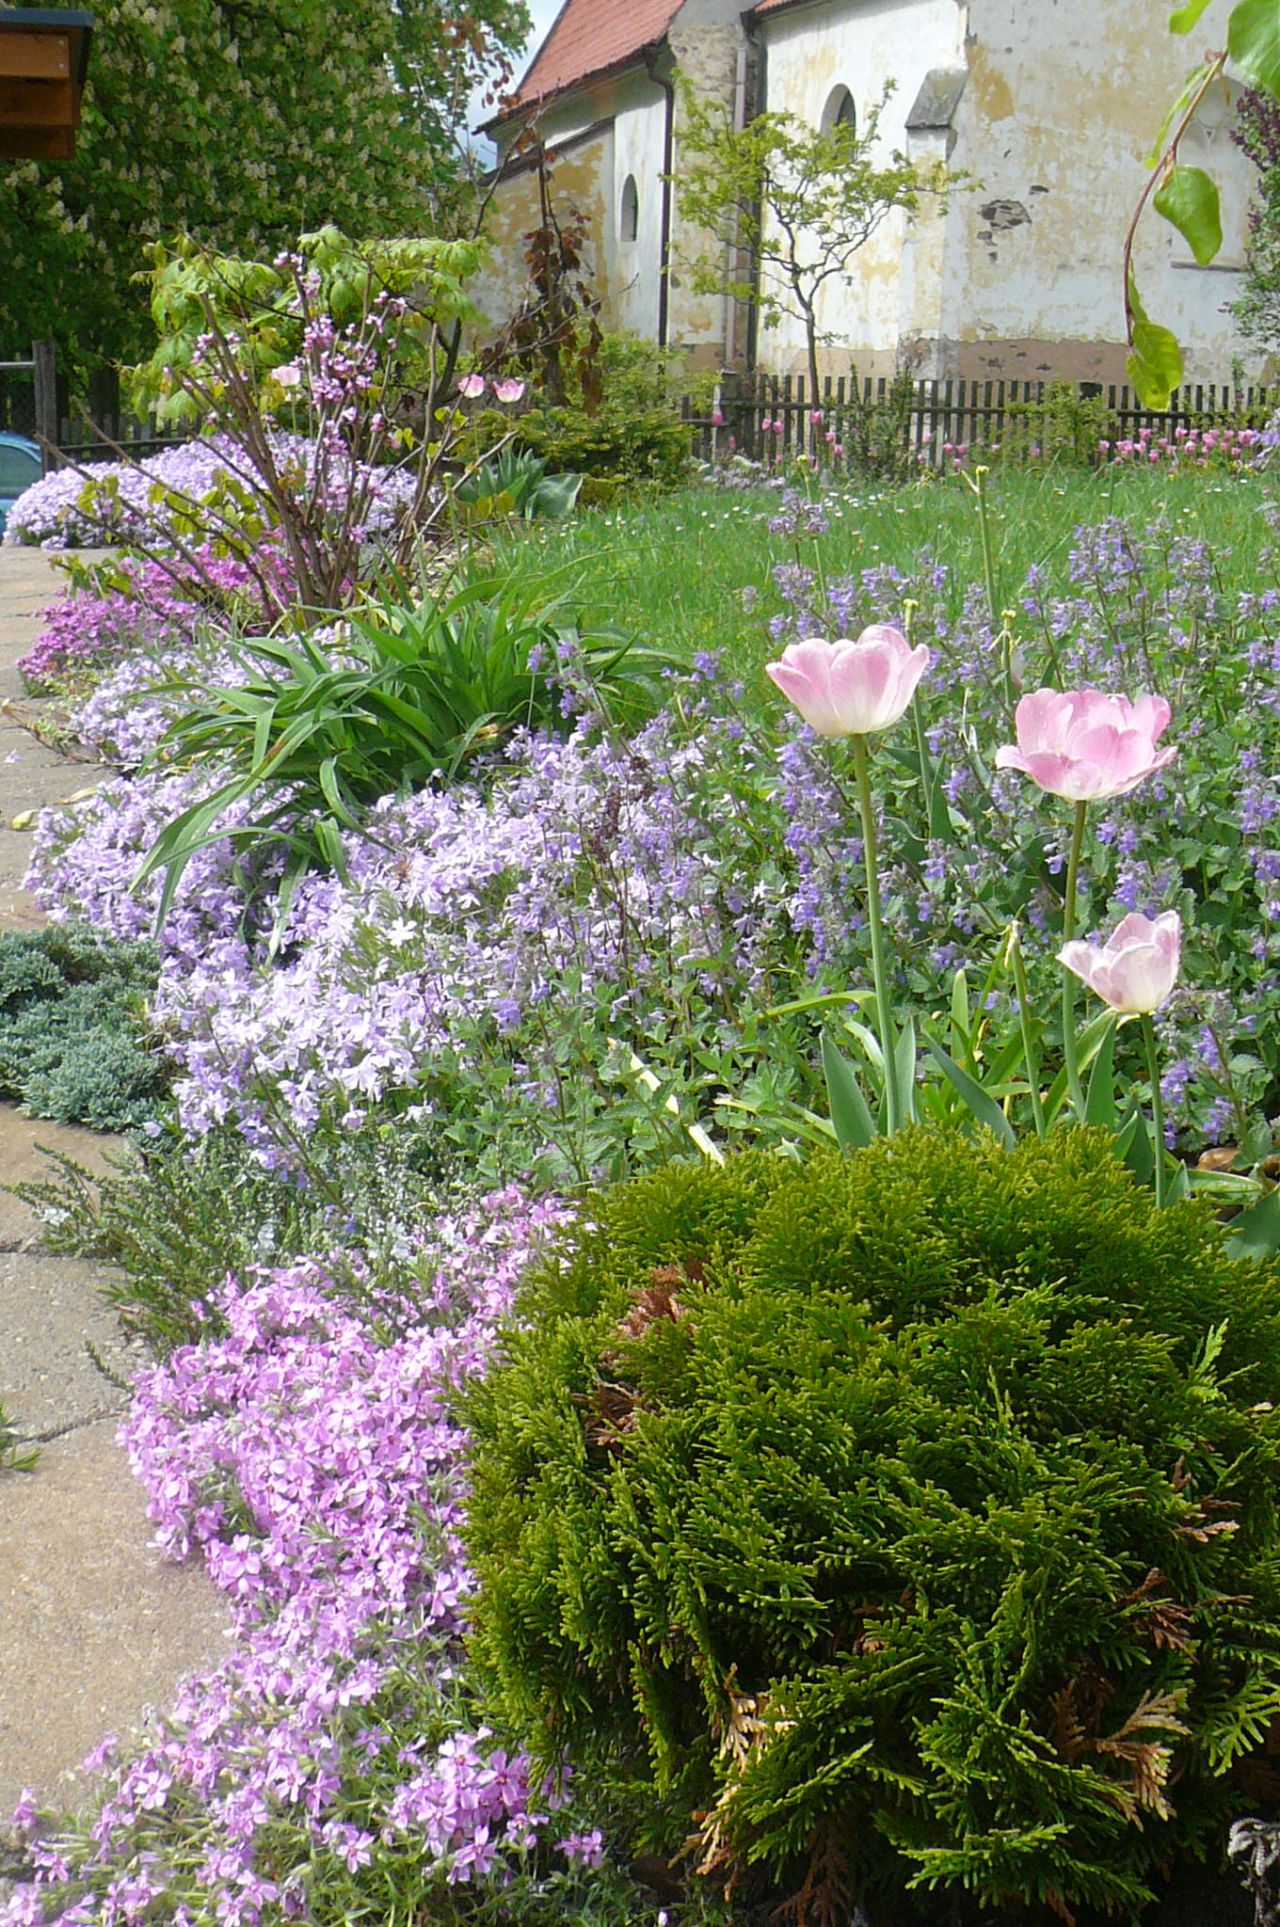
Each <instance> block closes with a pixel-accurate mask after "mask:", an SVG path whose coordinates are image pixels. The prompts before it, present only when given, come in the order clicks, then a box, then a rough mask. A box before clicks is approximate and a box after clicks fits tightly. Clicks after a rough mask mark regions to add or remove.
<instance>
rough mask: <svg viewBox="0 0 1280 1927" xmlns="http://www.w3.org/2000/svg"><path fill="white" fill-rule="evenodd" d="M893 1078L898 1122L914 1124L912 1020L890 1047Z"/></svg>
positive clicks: (914, 1069) (914, 1071)
mask: <svg viewBox="0 0 1280 1927" xmlns="http://www.w3.org/2000/svg"><path fill="white" fill-rule="evenodd" d="M891 1048H892V1051H893V1076H894V1078H895V1079H896V1080H897V1087H898V1090H897V1095H898V1122H899V1123H900V1124H914V1123H915V1121H916V1027H915V1022H914V1019H912V1018H911V1017H908V1018H907V1021H906V1023H905V1024H904V1025H903V1026H902V1029H901V1031H900V1032H899V1035H898V1039H897V1042H896V1043H895V1044H893V1045H892V1047H891Z"/></svg>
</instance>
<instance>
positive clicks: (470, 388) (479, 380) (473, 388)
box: [458, 375, 484, 401]
mask: <svg viewBox="0 0 1280 1927" xmlns="http://www.w3.org/2000/svg"><path fill="white" fill-rule="evenodd" d="M458 393H459V394H460V395H465V397H466V399H467V400H468V401H479V399H480V397H481V395H483V393H484V376H483V375H464V376H463V377H462V380H461V381H460V382H459V383H458Z"/></svg>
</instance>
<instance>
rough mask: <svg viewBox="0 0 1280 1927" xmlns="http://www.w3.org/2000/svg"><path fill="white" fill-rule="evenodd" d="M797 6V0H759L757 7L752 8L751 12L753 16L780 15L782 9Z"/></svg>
mask: <svg viewBox="0 0 1280 1927" xmlns="http://www.w3.org/2000/svg"><path fill="white" fill-rule="evenodd" d="M798 5H799V0H759V5H758V6H754V7H752V9H751V12H752V14H753V16H754V15H755V14H757V13H781V12H782V9H783V8H784V7H794V6H798Z"/></svg>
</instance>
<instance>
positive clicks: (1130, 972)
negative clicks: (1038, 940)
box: [1058, 910, 1182, 1015]
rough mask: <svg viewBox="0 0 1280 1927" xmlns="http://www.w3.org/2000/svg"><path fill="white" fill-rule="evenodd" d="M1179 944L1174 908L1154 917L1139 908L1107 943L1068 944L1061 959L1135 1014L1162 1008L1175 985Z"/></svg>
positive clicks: (1113, 1005) (1122, 1009)
mask: <svg viewBox="0 0 1280 1927" xmlns="http://www.w3.org/2000/svg"><path fill="white" fill-rule="evenodd" d="M1181 948H1182V919H1181V918H1180V917H1179V915H1178V913H1177V911H1176V910H1166V911H1165V912H1164V914H1163V916H1159V917H1157V918H1156V919H1155V921H1154V923H1153V922H1152V921H1151V919H1150V918H1149V917H1143V916H1139V915H1138V914H1137V912H1136V911H1135V912H1134V913H1133V914H1132V915H1131V916H1128V917H1126V918H1125V919H1124V921H1123V922H1122V923H1119V924H1117V925H1116V927H1115V929H1114V930H1113V931H1112V933H1111V935H1110V936H1109V937H1108V938H1107V941H1106V943H1105V944H1096V943H1080V942H1078V941H1077V942H1073V943H1067V944H1064V945H1063V946H1062V949H1061V950H1060V951H1059V952H1058V962H1059V963H1060V964H1063V965H1065V967H1066V968H1067V969H1068V970H1070V971H1071V972H1072V973H1073V975H1075V976H1077V977H1079V978H1080V979H1081V981H1082V982H1084V983H1086V984H1088V986H1089V988H1090V990H1092V991H1096V993H1097V994H1098V996H1099V997H1101V999H1102V1001H1103V1003H1104V1004H1110V1006H1111V1008H1112V1010H1118V1011H1120V1012H1122V1013H1123V1014H1126V1015H1137V1014H1139V1013H1146V1012H1148V1011H1152V1010H1158V1009H1159V1008H1160V1006H1161V1004H1162V1003H1163V1002H1164V1001H1165V998H1166V997H1167V996H1168V995H1169V992H1170V991H1171V990H1172V989H1173V986H1174V984H1175V983H1176V982H1177V980H1178V959H1179V954H1180V952H1181Z"/></svg>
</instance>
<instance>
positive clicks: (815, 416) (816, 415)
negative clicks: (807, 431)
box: [809, 408, 822, 428]
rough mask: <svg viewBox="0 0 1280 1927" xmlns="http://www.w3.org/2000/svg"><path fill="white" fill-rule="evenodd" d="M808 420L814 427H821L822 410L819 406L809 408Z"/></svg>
mask: <svg viewBox="0 0 1280 1927" xmlns="http://www.w3.org/2000/svg"><path fill="white" fill-rule="evenodd" d="M809 420H810V421H811V422H812V424H813V426H814V427H815V428H821V427H822V410H821V409H820V408H811V409H810V410H809Z"/></svg>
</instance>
